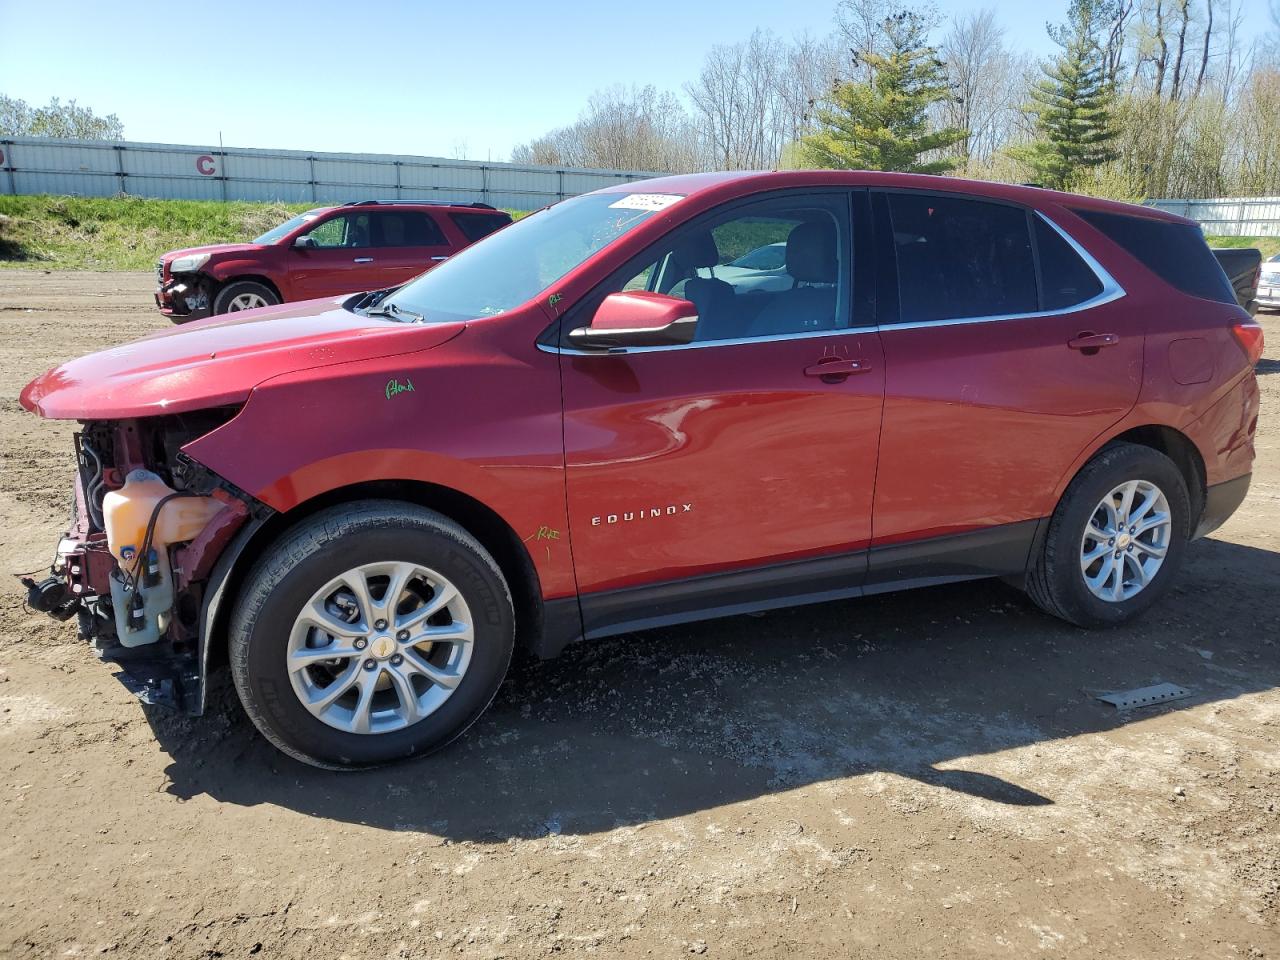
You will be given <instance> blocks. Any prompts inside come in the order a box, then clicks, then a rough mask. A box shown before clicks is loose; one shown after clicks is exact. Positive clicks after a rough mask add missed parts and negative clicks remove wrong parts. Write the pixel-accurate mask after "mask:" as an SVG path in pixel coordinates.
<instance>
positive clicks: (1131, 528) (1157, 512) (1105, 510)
mask: <svg viewBox="0 0 1280 960" xmlns="http://www.w3.org/2000/svg"><path fill="white" fill-rule="evenodd" d="M1172 536H1173V517H1172V513H1171V512H1170V509H1169V501H1168V499H1167V498H1166V497H1165V495H1164V492H1163V491H1162V490H1161V489H1160V488H1159V487H1157V486H1156V485H1155V484H1154V483H1151V482H1149V481H1147V480H1128V481H1125V482H1124V483H1122V484H1119V485H1118V486H1116V487H1115V488H1114V489H1113V490H1112V491H1111V492H1110V493H1108V494H1107V495H1106V496H1105V497H1103V498H1102V501H1101V502H1100V503H1099V504H1098V506H1097V507H1096V508H1095V509H1094V511H1093V514H1092V515H1091V516H1090V518H1089V522H1088V524H1086V526H1085V530H1084V536H1083V537H1082V538H1081V540H1080V573H1081V574H1082V575H1083V576H1084V581H1085V584H1086V585H1087V586H1088V588H1089V591H1090V592H1091V593H1092V594H1093V595H1094V596H1095V597H1097V598H1098V599H1100V600H1105V601H1107V602H1108V603H1120V602H1122V601H1124V600H1129V599H1131V598H1132V597H1135V596H1137V595H1138V594H1139V593H1141V592H1142V591H1143V590H1144V589H1145V588H1146V587H1147V585H1148V584H1149V583H1151V581H1152V580H1153V579H1154V578H1155V576H1156V574H1157V573H1159V571H1160V568H1161V567H1162V566H1163V565H1164V559H1165V556H1166V555H1167V554H1168V551H1169V543H1170V539H1171V537H1172Z"/></svg>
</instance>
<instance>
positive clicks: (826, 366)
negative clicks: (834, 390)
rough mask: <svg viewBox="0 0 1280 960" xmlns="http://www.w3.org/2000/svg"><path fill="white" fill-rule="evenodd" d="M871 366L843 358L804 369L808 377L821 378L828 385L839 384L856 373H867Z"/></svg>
mask: <svg viewBox="0 0 1280 960" xmlns="http://www.w3.org/2000/svg"><path fill="white" fill-rule="evenodd" d="M870 369H871V364H869V363H867V361H865V360H846V359H845V358H843V357H828V358H827V359H825V360H819V361H818V362H817V363H812V364H810V365H809V366H807V367H805V368H804V375H805V376H806V377H821V378H822V380H823V381H824V382H826V383H838V382H840V381H841V380H843V379H844V378H845V377H848V376H850V375H851V374H855V373H866V372H867V371H868V370H870Z"/></svg>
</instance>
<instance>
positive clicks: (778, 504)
mask: <svg viewBox="0 0 1280 960" xmlns="http://www.w3.org/2000/svg"><path fill="white" fill-rule="evenodd" d="M784 197H785V195H784ZM863 202H865V200H864V195H861V194H854V195H851V194H850V193H849V192H831V193H816V194H805V195H802V196H795V195H792V196H791V197H789V198H784V199H778V198H774V199H768V200H757V201H752V202H745V203H739V204H737V205H734V206H733V207H731V208H729V209H726V210H724V211H722V212H720V213H718V214H716V213H713V214H711V215H709V216H708V217H704V218H702V219H701V220H699V221H696V222H695V223H693V224H690V225H688V226H685V227H683V228H679V229H678V230H677V231H675V232H673V234H672V235H671V236H670V237H669V239H668V240H667V241H664V242H663V243H661V244H659V245H658V247H657V248H655V249H653V250H651V251H650V253H649V254H646V255H644V256H643V257H641V258H639V259H638V260H637V261H636V262H634V263H633V264H632V265H631V266H630V267H629V268H627V269H625V270H623V271H622V272H620V273H619V274H618V275H617V276H616V277H615V278H613V280H611V281H609V282H608V283H606V284H604V286H603V288H602V289H599V290H597V291H595V292H594V293H593V295H592V296H591V297H589V298H588V299H587V301H586V302H585V303H584V304H582V305H581V309H580V310H579V311H577V312H571V313H570V314H569V315H568V317H567V318H566V328H565V332H567V330H568V329H571V328H572V327H575V326H581V325H584V324H586V323H587V322H588V321H589V319H590V316H589V312H588V311H589V310H590V309H592V307H593V305H594V304H595V303H598V302H599V299H600V298H601V297H603V295H604V294H605V293H609V292H613V291H615V290H619V289H649V290H655V291H658V292H662V293H669V294H672V295H675V296H682V297H684V298H685V299H688V300H691V301H693V303H694V304H695V305H696V306H697V308H698V316H699V319H698V328H697V335H696V338H695V341H694V342H693V343H691V344H688V345H685V346H679V347H649V348H634V349H628V350H626V351H624V352H615V353H608V354H600V353H596V354H586V353H580V352H577V351H573V350H571V349H563V350H562V356H561V369H562V379H563V392H564V431H565V459H566V470H567V484H568V505H569V518H570V521H569V522H570V528H571V530H572V544H573V556H574V567H575V570H576V573H577V578H578V588H579V592H580V594H581V595H582V598H583V599H582V603H583V614H584V619H585V621H586V629H587V633H588V635H591V634H596V635H599V634H601V633H607V632H612V631H616V630H617V629H621V628H622V627H623V626H625V625H632V626H634V625H638V624H641V623H652V622H660V621H661V620H662V618H663V616H664V613H666V612H675V610H676V608H677V607H678V606H679V605H680V604H681V603H686V604H688V607H689V608H694V607H697V608H703V607H706V606H708V605H714V606H716V607H717V608H718V609H721V612H732V610H734V609H751V608H753V607H755V608H759V607H764V606H768V605H770V604H769V601H770V599H771V598H774V599H779V598H783V597H790V598H792V599H795V598H798V597H802V596H803V597H811V598H816V597H817V596H818V595H836V594H838V593H840V592H844V593H845V594H846V595H849V594H851V593H854V592H856V590H857V585H858V584H859V583H861V580H862V575H863V573H864V571H865V565H866V557H865V550H866V547H867V545H868V543H869V541H870V538H871V504H872V493H873V488H874V480H875V469H876V446H877V438H878V435H879V430H880V412H881V406H882V394H883V382H884V370H883V363H882V358H881V355H880V344H879V339H878V336H877V335H876V333H875V331H874V330H873V329H871V328H870V327H868V326H863V324H866V323H868V322H869V315H870V301H869V290H867V289H864V288H863V283H864V282H866V281H862V280H859V282H858V284H855V282H854V277H855V270H854V265H853V261H854V260H855V259H856V258H857V248H858V245H857V243H855V240H856V239H858V238H855V231H854V230H853V229H852V224H851V221H850V210H851V205H852V204H854V203H863ZM862 222H863V221H862V219H861V217H859V223H862ZM859 242H860V241H859ZM774 243H780V244H783V245H785V256H786V277H787V282H786V283H785V284H784V285H783V286H784V287H785V289H770V287H771V286H777V285H776V284H760V283H756V282H754V281H755V280H756V279H758V278H754V277H753V276H752V275H751V271H750V269H748V268H744V267H741V266H738V267H734V268H733V269H728V270H721V269H719V268H721V267H722V265H726V264H729V263H730V262H731V261H734V260H740V258H742V257H743V256H744V255H745V254H747V253H749V252H750V251H753V250H757V249H759V248H761V247H764V246H766V245H769V244H774ZM856 272H857V275H858V277H859V278H861V277H863V276H866V277H867V278H868V281H869V278H870V276H871V273H870V271H868V270H858V271H856ZM721 274H723V276H721ZM562 342H564V341H562ZM703 575H705V576H703ZM699 577H702V579H701V580H698V579H697V578H699ZM691 578H693V581H692V582H690V580H691ZM676 581H680V583H676ZM666 584H671V585H672V588H673V589H674V590H676V591H678V592H679V596H676V594H674V593H667V592H666V590H667V588H666V586H665V585H666ZM700 585H701V586H700ZM704 588H705V589H704ZM699 591H703V592H704V593H705V594H706V596H698V593H699Z"/></svg>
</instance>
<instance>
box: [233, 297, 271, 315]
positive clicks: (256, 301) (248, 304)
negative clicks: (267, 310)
mask: <svg viewBox="0 0 1280 960" xmlns="http://www.w3.org/2000/svg"><path fill="white" fill-rule="evenodd" d="M265 306H268V304H267V301H266V300H265V299H264V298H263V297H262V295H261V294H257V293H241V294H238V295H237V296H234V297H232V298H231V303H229V304H228V305H227V313H235V312H236V311H238V310H254V309H257V308H258V307H265Z"/></svg>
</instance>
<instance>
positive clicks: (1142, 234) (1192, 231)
mask: <svg viewBox="0 0 1280 960" xmlns="http://www.w3.org/2000/svg"><path fill="white" fill-rule="evenodd" d="M1074 212H1075V214H1076V215H1077V216H1078V217H1080V219H1081V220H1083V221H1084V222H1085V223H1087V224H1089V225H1090V226H1091V227H1094V228H1095V229H1096V230H1098V231H1099V232H1101V233H1103V234H1104V235H1105V236H1106V237H1107V239H1109V240H1111V241H1112V242H1113V243H1116V244H1118V245H1119V246H1121V247H1123V248H1124V249H1125V252H1127V253H1128V254H1129V255H1130V256H1132V257H1133V258H1134V259H1136V260H1138V261H1139V262H1141V263H1142V265H1143V266H1144V267H1146V268H1147V269H1148V270H1150V271H1151V272H1152V273H1154V274H1156V275H1157V276H1158V277H1160V279H1162V280H1163V281H1164V282H1165V283H1167V284H1169V285H1170V286H1172V287H1176V288H1177V289H1179V290H1181V291H1182V292H1183V293H1189V294H1191V295H1192V296H1193V297H1200V298H1202V299H1204V300H1216V301H1217V302H1218V303H1235V302H1236V295H1235V291H1234V290H1232V289H1231V282H1230V281H1229V280H1227V275H1226V274H1225V273H1223V272H1222V267H1221V266H1220V265H1219V263H1218V261H1217V258H1216V257H1214V255H1213V253H1212V252H1211V251H1210V250H1209V245H1208V244H1207V243H1206V242H1205V239H1204V234H1203V233H1201V232H1200V228H1199V227H1197V226H1195V225H1194V224H1189V223H1173V222H1170V221H1168V220H1153V219H1151V218H1149V217H1131V216H1127V215H1125V214H1122V213H1103V212H1101V211H1098V210H1076V211H1074Z"/></svg>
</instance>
